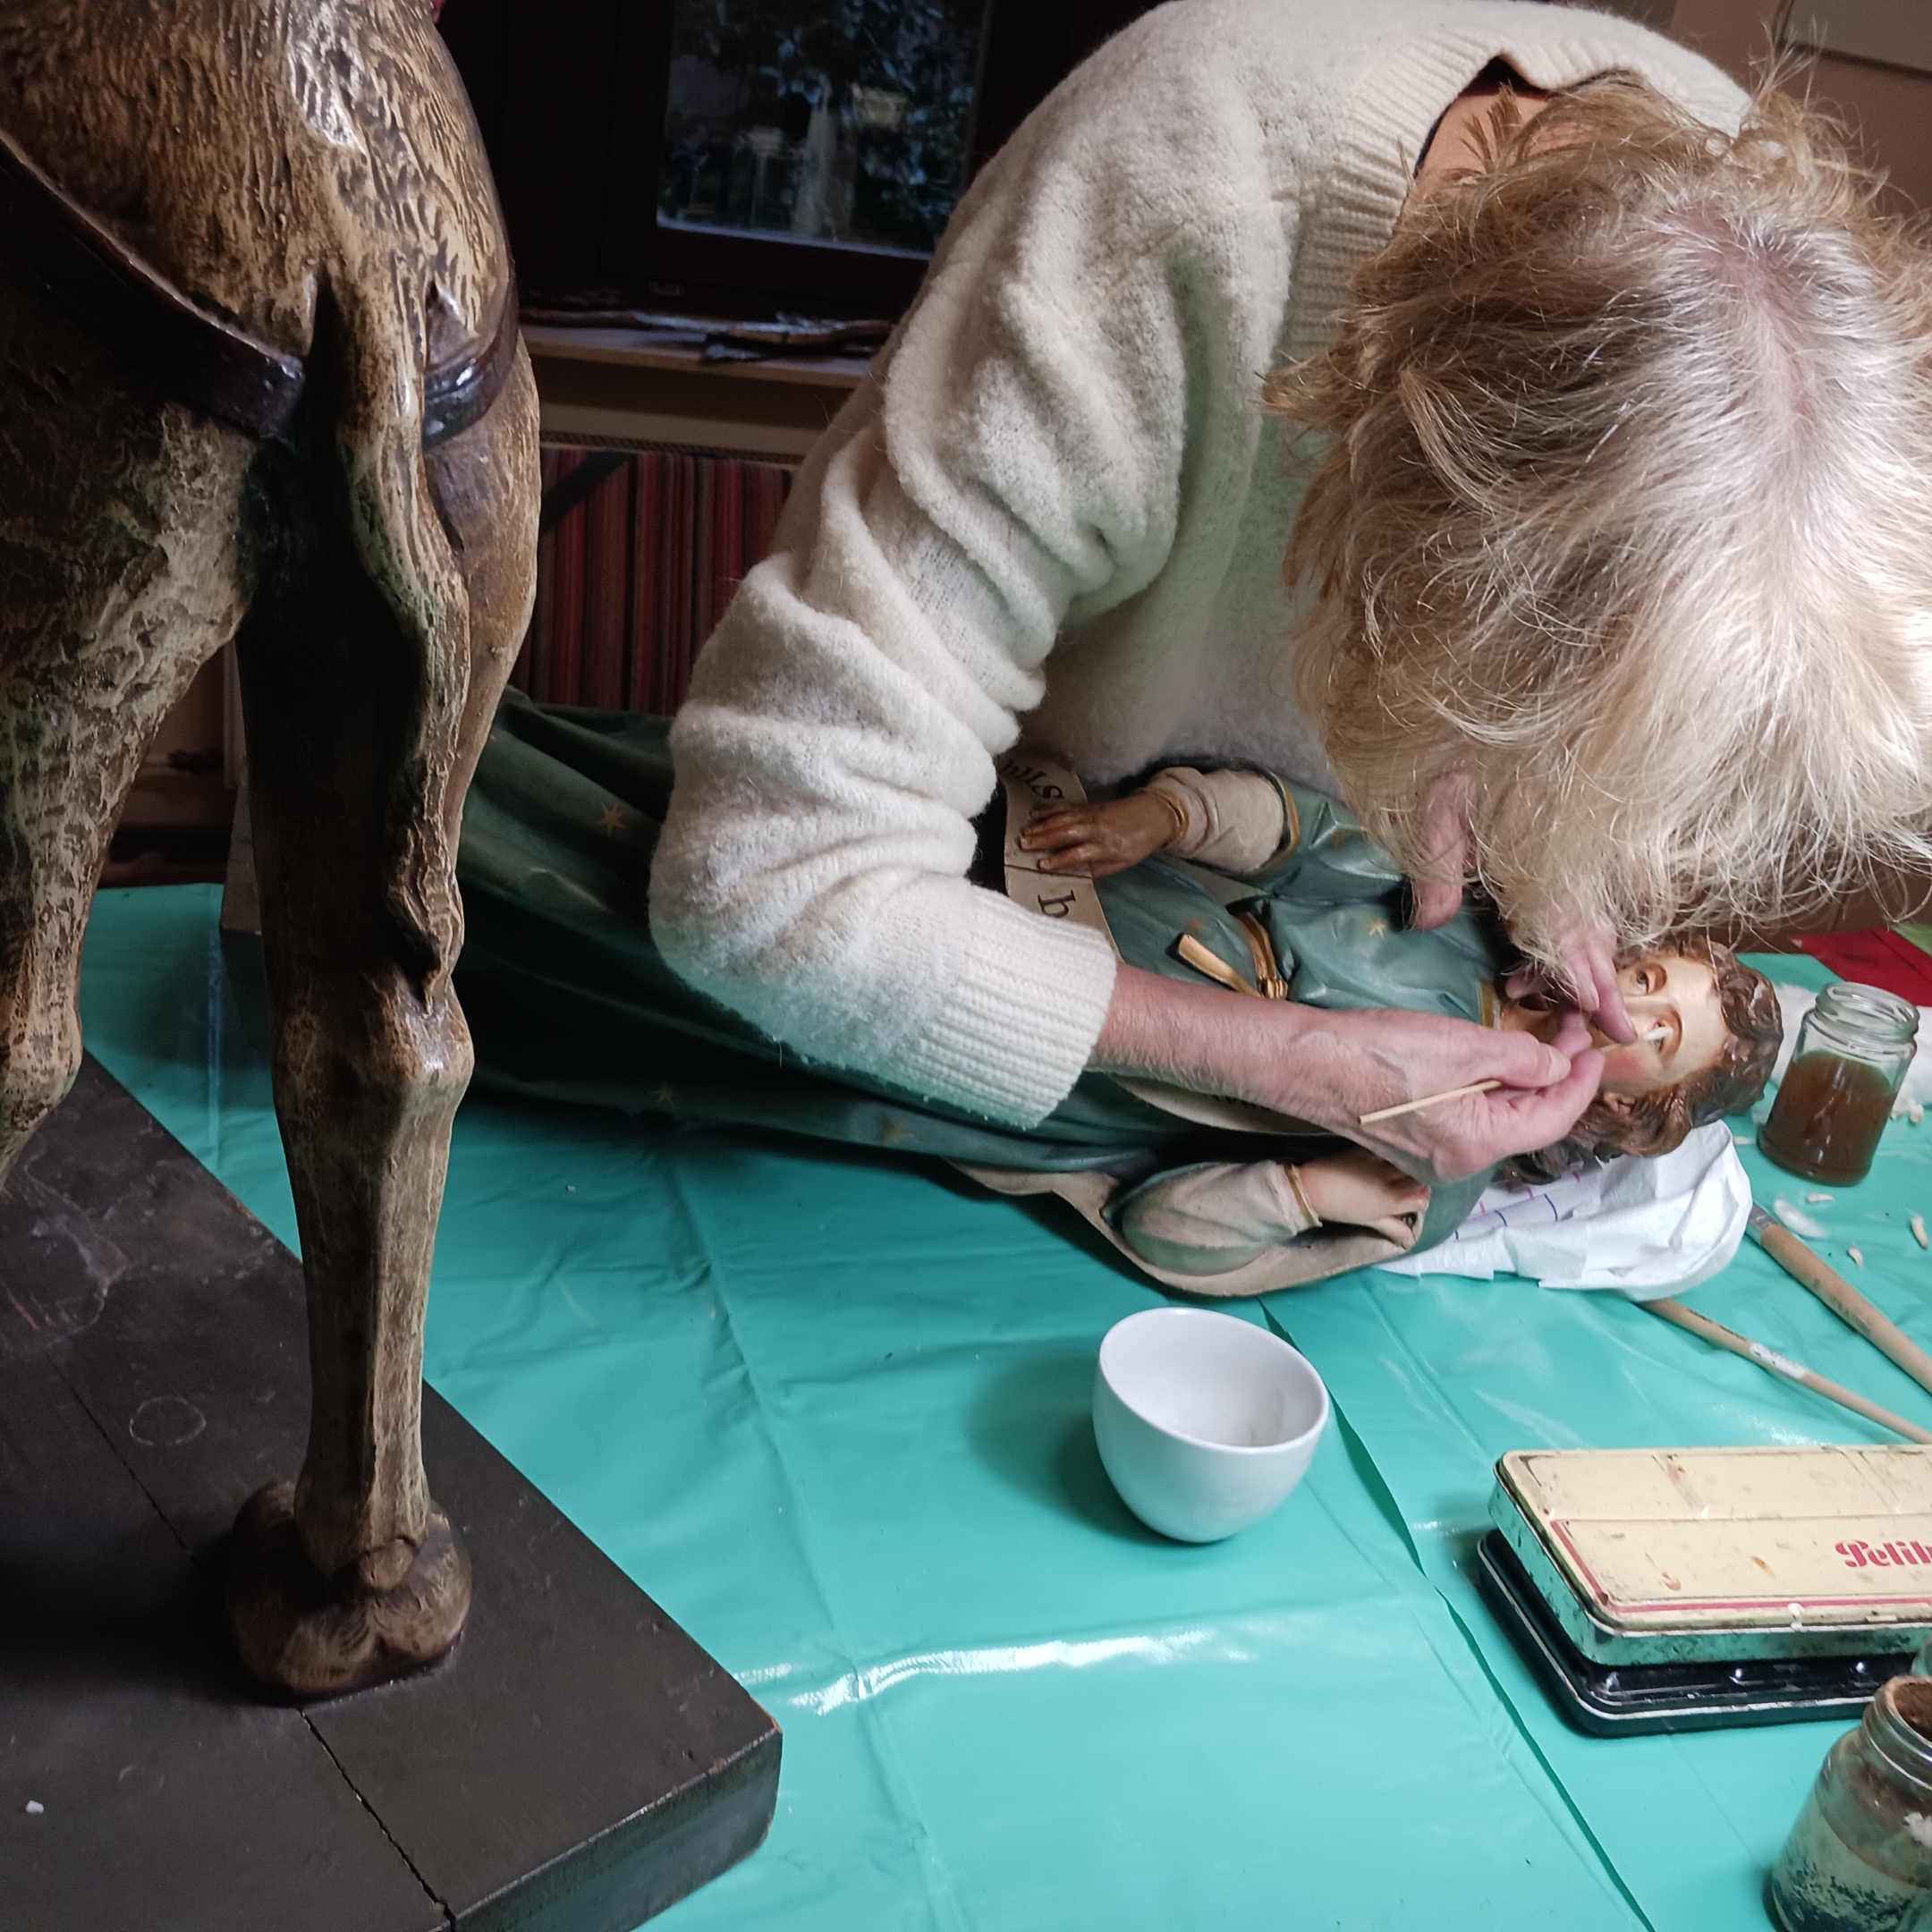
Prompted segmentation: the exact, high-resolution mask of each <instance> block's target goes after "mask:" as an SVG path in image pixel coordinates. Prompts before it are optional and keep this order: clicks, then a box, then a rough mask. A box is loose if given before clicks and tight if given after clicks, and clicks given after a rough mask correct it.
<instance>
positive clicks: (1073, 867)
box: [1020, 792, 1180, 878]
mask: <svg viewBox="0 0 1932 1932" xmlns="http://www.w3.org/2000/svg"><path fill="white" fill-rule="evenodd" d="M1179 830H1180V824H1179V821H1178V820H1177V819H1176V818H1175V817H1174V812H1173V810H1172V809H1170V808H1169V807H1168V806H1166V805H1165V804H1164V803H1163V802H1162V801H1161V799H1160V798H1159V797H1158V796H1157V794H1156V793H1153V792H1129V793H1128V794H1127V796H1126V797H1125V798H1120V799H1113V800H1110V801H1106V802H1105V803H1102V804H1097V805H1043V806H1042V807H1041V808H1040V809H1038V811H1037V812H1035V813H1034V814H1033V816H1032V818H1030V820H1028V822H1027V824H1026V825H1025V826H1024V827H1023V828H1022V829H1021V834H1020V849H1021V852H1038V853H1040V854H1041V855H1042V856H1041V859H1040V870H1041V871H1043V872H1084V873H1086V874H1087V875H1088V876H1089V877H1091V878H1105V877H1106V876H1107V875H1108V874H1109V873H1110V872H1124V871H1125V870H1126V869H1127V868H1128V867H1129V866H1132V865H1139V864H1140V861H1141V860H1143V859H1146V858H1148V857H1149V856H1150V855H1151V854H1153V853H1155V852H1160V851H1163V850H1164V849H1165V847H1167V846H1168V845H1171V844H1172V843H1174V837H1175V835H1176V834H1177V833H1178V832H1179Z"/></svg>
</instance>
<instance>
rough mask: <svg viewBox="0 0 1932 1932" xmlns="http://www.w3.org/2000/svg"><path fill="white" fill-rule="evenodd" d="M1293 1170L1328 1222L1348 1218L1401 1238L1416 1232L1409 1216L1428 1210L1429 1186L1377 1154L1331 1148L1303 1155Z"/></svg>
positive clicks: (1388, 1236)
mask: <svg viewBox="0 0 1932 1932" xmlns="http://www.w3.org/2000/svg"><path fill="white" fill-rule="evenodd" d="M1294 1175H1295V1180H1296V1182H1298V1183H1299V1184H1300V1187H1301V1199H1303V1200H1305V1201H1306V1202H1307V1203H1308V1204H1309V1207H1310V1208H1313V1209H1314V1210H1315V1212H1316V1214H1317V1215H1318V1216H1319V1217H1320V1218H1321V1219H1322V1220H1323V1221H1324V1222H1336V1221H1340V1222H1345V1223H1347V1224H1349V1225H1350V1226H1352V1227H1363V1228H1369V1229H1370V1230H1372V1231H1373V1232H1374V1233H1377V1234H1380V1235H1382V1236H1384V1237H1385V1239H1387V1240H1389V1241H1398V1242H1400V1243H1401V1244H1402V1246H1403V1247H1404V1248H1406V1247H1407V1246H1408V1245H1409V1244H1410V1242H1411V1241H1412V1240H1413V1239H1414V1238H1415V1228H1414V1226H1413V1225H1412V1224H1411V1216H1418V1215H1422V1214H1425V1213H1427V1212H1428V1203H1429V1191H1428V1189H1427V1188H1426V1187H1424V1186H1423V1184H1422V1183H1421V1182H1419V1181H1411V1179H1410V1178H1409V1176H1408V1175H1407V1174H1404V1173H1403V1172H1402V1169H1401V1168H1399V1167H1392V1166H1391V1165H1389V1164H1388V1162H1386V1161H1385V1160H1384V1159H1382V1157H1380V1156H1379V1155H1376V1154H1369V1153H1365V1152H1360V1151H1357V1152H1353V1153H1349V1154H1328V1155H1325V1156H1323V1157H1322V1158H1321V1159H1320V1160H1311V1161H1301V1162H1300V1163H1298V1164H1297V1165H1296V1167H1295V1170H1294Z"/></svg>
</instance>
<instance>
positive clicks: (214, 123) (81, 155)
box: [0, 0, 538, 1695]
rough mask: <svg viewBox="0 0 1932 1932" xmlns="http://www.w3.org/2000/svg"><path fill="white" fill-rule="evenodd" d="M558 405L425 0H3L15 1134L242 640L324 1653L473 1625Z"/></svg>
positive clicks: (2, 954) (289, 1553)
mask: <svg viewBox="0 0 1932 1932" xmlns="http://www.w3.org/2000/svg"><path fill="white" fill-rule="evenodd" d="M537 498H538V465H537V408H536V396H535V388H534V385H533V383H532V380H531V377H530V363H529V360H528V358H527V357H526V356H525V354H524V352H523V350H522V345H521V341H520V340H519V337H518V335H517V326H516V299H515V291H514V288H513V281H512V274H511V264H510V258H509V251H508V248H507V246H506V243H505V242H504V233H503V225H502V222H501V218H500V216H499V214H498V211H497V208H496V198H495V194H494V191H493V190H492V187H491V183H490V179H489V174H488V170H487V164H486V162H485V160H484V157H483V152H482V148H481V145H480V143H479V140H478V138H477V132H476V126H475V123H474V121H473V120H472V118H471V116H470V108H469V105H468V102H467V100H466V99H465V97H464V95H463V91H462V84H461V83H460V81H459V80H457V77H456V74H455V72H454V69H453V67H452V65H451V64H450V61H449V58H448V56H447V55H446V54H445V51H444V48H443V46H442V43H441V41H440V39H439V38H438V36H437V34H436V30H435V28H434V26H433V24H432V22H431V18H430V8H429V5H428V0H113V4H106V5H104V4H101V0H0V1176H4V1174H5V1172H6V1169H7V1166H8V1165H10V1164H11V1163H12V1161H13V1159H14V1158H15V1157H17V1155H18V1154H19V1152H20V1149H21V1144H22V1143H23V1142H24V1141H25V1140H26V1139H27V1137H28V1136H29V1135H30V1133H31V1132H32V1131H33V1130H34V1128H35V1127H36V1125H37V1124H38V1123H39V1122H40V1120H41V1119H42V1118H43V1117H44V1116H45V1115H46V1114H47V1112H48V1110H49V1109H50V1108H52V1107H53V1106H55V1104H56V1103H57V1102H58V1101H59V1100H60V1098H61V1097H62V1095H63V1094H64V1092H65V1091H66V1090H67V1088H68V1086H69V1084H70V1083H71V1082H72V1080H73V1077H74V1074H75V1072H76V1071H77V1069H78V1066H79V1063H80V1026H79V1021H78V1018H77V1014H76V1009H75V991H76V972H77V968H78V964H79V956H80V939H81V933H82V929H83V928H84V927H85V926H86V923H87V919H88V912H89V905H90V903H91V901H92V896H93V889H94V882H95V880H96V878H97V877H98V875H99V872H100V869H101V864H102V861H103V860H104V858H105V856H106V846H107V843H108V839H109V837H110V835H111V834H112V832H113V828H114V820H115V818H116V816H117V814H118V812H119V810H120V807H121V803H122V801H123V797H124V796H125V793H126V792H127V788H128V785H129V784H130V782H131V779H132V778H133V775H134V773H135V771H136V769H137V767H139V766H140V761H141V758H142V756H143V754H144V752H145V750H146V748H147V746H148V742H149V741H150V739H151V737H152V735H153V733H154V731H155V728H156V726H157V724H159V722H160V720H161V718H162V716H163V714H164V713H165V712H166V711H167V709H168V708H169V707H170V706H171V705H173V704H174V701H175V699H177V698H178V697H179V696H180V695H181V693H182V691H183V690H184V689H185V688H186V686H187V684H188V682H189V681H190V679H191V677H192V676H193V674H194V673H195V671H196V670H197V669H198V668H199V666H200V665H201V664H202V663H203V662H204V661H205V660H206V659H207V658H208V657H209V656H210V655H211V654H212V653H213V652H215V651H216V650H218V649H219V648H221V647H222V646H223V645H224V644H225V643H226V642H228V641H229V640H230V639H233V640H234V642H235V648H236V653H237V662H238V666H239V670H240V675H241V685H242V704H243V715H244V717H245V720H246V725H247V733H248V744H249V755H250V785H251V793H252V798H251V803H252V809H253V817H254V835H255V858H256V865H257V869H258V875H259V879H260V886H261V911H262V935H263V947H264V954H265V960H266V964H267V978H268V993H269V1009H270V1015H271V1020H272V1023H273V1028H274V1034H275V1110H276V1113H277V1114H278V1115H279V1116H280V1120H281V1126H282V1139H283V1144H284V1148H285V1149H286V1151H287V1155H288V1165H289V1174H290V1179H291V1181H292V1183H293V1186H294V1194H295V1207H296V1216H297V1220H298V1223H299V1225H300V1227H301V1244H302V1260H303V1267H304V1269H305V1272H306V1275H307V1283H308V1298H309V1354H310V1369H311V1376H312V1383H313V1408H312V1416H311V1421H310V1427H309V1446H308V1454H307V1459H306V1461H305V1462H304V1463H303V1465H302V1469H301V1478H300V1480H299V1481H296V1482H295V1483H293V1484H289V1483H282V1484H278V1485H276V1486H274V1487H270V1488H268V1489H265V1490H262V1491H261V1492H259V1493H258V1495H257V1496H254V1497H252V1498H251V1499H250V1502H249V1503H248V1504H247V1505H246V1506H245V1507H244V1508H243V1510H242V1515H241V1517H240V1519H239V1520H238V1521H237V1524H236V1529H235V1535H234V1538H233V1553H232V1560H231V1565H230V1571H229V1580H228V1609H229V1617H230V1622H231V1623H232V1625H233V1631H234V1634H235V1637H236V1639H237V1641H238V1643H239V1645H240V1648H241V1651H242V1657H243V1660H244V1661H245V1662H246V1663H247V1665H249V1667H250V1670H251V1671H253V1672H254V1674H256V1675H257V1676H258V1677H259V1678H260V1679H262V1680H263V1681H265V1682H267V1683H270V1684H272V1685H275V1686H279V1687H281V1688H283V1689H284V1690H287V1691H292V1692H294V1693H297V1694H300V1695H321V1694H326V1693H329V1692H332V1691H343V1690H348V1689H351V1688H353V1687H354V1686H356V1685H359V1684H364V1683H369V1682H376V1681H377V1680H379V1679H381V1678H384V1677H386V1676H390V1675H394V1674H396V1673H397V1672H399V1671H402V1670H406V1669H409V1668H411V1667H413V1666H415V1665H420V1664H422V1663H425V1662H428V1661H429V1660H431V1659H433V1658H435V1657H439V1656H441V1655H442V1654H443V1653H444V1652H445V1650H447V1649H448V1648H449V1646H450V1645H451V1644H452V1643H453V1641H454V1640H455V1638H456V1635H457V1633H458V1631H460V1630H461V1628H462V1621H463V1617H464V1614H465V1612H466V1611H467V1609H468V1606H469V1600H470V1569H469V1562H468V1559H467V1557H466V1556H465V1555H464V1553H463V1550H462V1546H461V1544H460V1542H459V1541H458V1539H457V1538H456V1536H455V1534H454V1532H453V1530H452V1528H451V1526H450V1524H449V1522H448V1521H446V1519H445V1517H444V1516H443V1515H442V1514H441V1513H439V1512H438V1511H437V1510H436V1505H435V1504H434V1503H433V1502H432V1501H431V1499H430V1496H429V1494H428V1487H427V1485H426V1483H425V1479H424V1476H423V1468H422V1458H421V1452H420V1446H419V1411H420V1402H421V1362H422V1330H423V1309H424V1301H425V1298H426V1294H427V1291H428V1271H429V1254H430V1247H431V1243H432V1241H433V1239H434V1236H435V1232H436V1212H437V1208H438V1206H439V1204H440V1201H441V1198H442V1191H443V1180H444V1170H445V1162H446V1158H447V1154H448V1146H449V1129H450V1119H451V1116H452V1114H453V1113H454V1111H455V1108H456V1104H457V1102H458V1100H459V1099H460V1098H461V1097H462V1092H463V1088H464V1085H465V1083H466V1081H467V1080H468V1078H469V1073H470V1039H469V1035H468V1033H467V1031H466V1030H465V1028H464V1025H463V1020H462V1013H461V1011H460V1010H459V1008H458V1006H457V1004H456V1002H455V999H454V998H453V996H452V994H451V991H450V969H451V966H452V965H453V962H454V960H455V958H456V953H457V949H458V947H459V946H460V945H461V944H462V906H461V903H460V902H459V900H458V897H457V892H456V883H455V877H454V867H453V860H454V854H455V846H456V839H457V832H458V822H459V817H460V814H461V811H462V801H463V794H464V792H465V790H466V788H467V786H468V784H469V782H470V774H471V772H472V770H473V769H474V767H475V763H476V759H477V757H478V755H479V750H480V749H481V746H482V743H483V739H484V736H485V733H486V732H487V729H488V726H489V721H490V716H491V714H492V712H493V710H494V708H495V707H496V699H497V696H498V693H499V692H500V691H501V689H502V687H503V684H504V680H505V678H506V676H507V675H508V673H509V670H510V665H511V663H512V660H513V657H514V655H515V652H516V649H517V646H518V642H519V640H520V639H521V635H522V631H523V628H524V625H525V623H526V622H527V620H528V617H529V613H530V600H531V595H532V578H533V572H534V568H535V556H536V538H537Z"/></svg>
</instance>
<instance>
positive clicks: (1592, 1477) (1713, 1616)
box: [1496, 1444, 1932, 1632]
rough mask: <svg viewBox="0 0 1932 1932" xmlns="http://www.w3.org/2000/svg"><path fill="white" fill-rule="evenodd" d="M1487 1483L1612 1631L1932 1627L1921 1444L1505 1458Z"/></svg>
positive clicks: (1931, 1542) (1929, 1501)
mask: <svg viewBox="0 0 1932 1932" xmlns="http://www.w3.org/2000/svg"><path fill="white" fill-rule="evenodd" d="M1496 1480H1497V1481H1498V1483H1499V1484H1501V1486H1502V1487H1503V1488H1504V1491H1505V1492H1506V1493H1507V1494H1508V1495H1509V1496H1511V1497H1512V1498H1513V1501H1514V1502H1515V1504H1516V1506H1517V1507H1518V1508H1519V1509H1520V1510H1521V1512H1522V1514H1523V1516H1524V1518H1525V1520H1526V1521H1528V1522H1529V1523H1530V1525H1531V1526H1532V1527H1533V1529H1534V1530H1536V1533H1537V1535H1538V1539H1539V1540H1540V1541H1541V1542H1542V1544H1543V1545H1544V1546H1545V1548H1546V1550H1547V1551H1548V1553H1549V1555H1550V1557H1551V1559H1552V1561H1553V1562H1554V1563H1555V1565H1556V1567H1557V1569H1558V1571H1559V1572H1561V1573H1562V1575H1563V1579H1564V1580H1565V1581H1566V1582H1567V1583H1568V1584H1569V1585H1570V1587H1571V1588H1572V1589H1573V1590H1574V1591H1575V1593H1576V1595H1577V1597H1578V1599H1579V1601H1580V1603H1582V1604H1583V1605H1584V1606H1585V1607H1586V1608H1587V1609H1588V1610H1589V1613H1590V1614H1591V1615H1592V1616H1594V1617H1596V1618H1597V1620H1598V1621H1599V1622H1601V1623H1605V1624H1606V1625H1608V1626H1610V1627H1611V1628H1612V1629H1614V1630H1619V1631H1630V1632H1637V1631H1657V1630H1667V1629H1679V1630H1696V1629H1710V1628H1717V1627H1724V1628H1728V1629H1737V1630H1749V1629H1753V1628H1758V1629H1767V1628H1781V1629H1787V1630H1789V1629H1804V1628H1807V1627H1811V1626H1819V1625H1833V1626H1836V1627H1838V1628H1841V1629H1842V1628H1843V1627H1844V1626H1846V1625H1848V1624H1866V1625H1885V1624H1896V1623H1932V1448H1928V1447H1924V1446H1920V1445H1906V1444H1900V1445H1863V1444H1826V1445H1818V1446H1809V1445H1801V1446H1794V1447H1776V1448H1688V1449H1555V1450H1543V1449H1513V1450H1511V1451H1510V1452H1509V1453H1507V1454H1505V1455H1504V1456H1503V1457H1502V1458H1501V1459H1500V1460H1499V1461H1498V1462H1497V1463H1496Z"/></svg>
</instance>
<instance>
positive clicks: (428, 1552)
mask: <svg viewBox="0 0 1932 1932" xmlns="http://www.w3.org/2000/svg"><path fill="white" fill-rule="evenodd" d="M227 1599H228V1627H229V1629H230V1630H231V1631H233V1633H234V1640H235V1648H237V1649H238V1650H240V1652H241V1653H242V1663H243V1664H244V1665H247V1667H248V1669H249V1672H250V1674H251V1675H253V1676H255V1677H258V1678H259V1679H260V1680H261V1682H263V1683H265V1684H267V1685H268V1686H270V1687H271V1688H272V1689H274V1690H276V1691H286V1692H287V1693H288V1694H289V1695H291V1696H292V1697H298V1698H325V1697H340V1696H341V1695H342V1694H343V1692H344V1691H360V1690H362V1689H364V1688H365V1687H366V1686H368V1685H369V1684H377V1683H383V1682H386V1681H387V1680H388V1679H390V1678H392V1677H401V1676H403V1675H405V1674H407V1673H409V1672H411V1671H416V1670H421V1669H422V1668H423V1667H424V1666H425V1665H429V1664H434V1663H435V1662H436V1660H437V1658H439V1657H444V1656H445V1655H446V1654H447V1653H448V1651H449V1648H450V1646H451V1645H452V1644H453V1643H454V1642H455V1641H456V1639H457V1637H458V1635H459V1634H460V1633H461V1632H462V1626H463V1618H464V1617H465V1616H466V1615H467V1614H469V1609H470V1557H469V1555H468V1553H467V1552H466V1551H465V1550H464V1548H463V1546H462V1540H461V1538H459V1537H458V1536H457V1534H456V1532H455V1530H453V1529H452V1528H451V1527H450V1521H449V1518H448V1517H446V1516H445V1515H444V1514H443V1513H442V1512H441V1511H440V1510H436V1511H433V1512H432V1513H431V1514H430V1518H429V1527H428V1531H427V1533H426V1534H425V1535H424V1537H423V1540H422V1543H421V1546H419V1548H418V1550H417V1552H416V1557H415V1561H414V1562H413V1563H411V1565H410V1567H409V1569H408V1570H407V1571H406V1572H404V1574H403V1576H402V1580H401V1581H400V1582H398V1583H396V1584H394V1585H393V1586H392V1587H391V1588H389V1589H368V1588H367V1587H365V1586H364V1585H363V1584H361V1583H360V1582H359V1581H358V1580H357V1579H356V1577H355V1574H354V1572H352V1571H351V1572H344V1573H343V1575H340V1576H335V1577H326V1576H324V1575H323V1574H322V1573H321V1572H320V1571H318V1569H317V1568H316V1567H315V1565H314V1564H313V1563H310V1562H309V1559H308V1557H307V1556H306V1555H303V1554H302V1548H301V1541H300V1539H299V1538H298V1537H297V1535H296V1530H295V1485H294V1484H293V1483H290V1482H280V1483H270V1484H269V1485H268V1486H267V1487H266V1488H263V1489H258V1490H257V1491H256V1492H255V1494H254V1495H253V1496H250V1498H249V1499H248V1501H247V1502H246V1503H244V1504H242V1513H241V1514H240V1515H239V1516H237V1517H236V1518H235V1526H234V1530H233V1535H232V1536H231V1538H230V1542H229V1555H228V1588H227Z"/></svg>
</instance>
